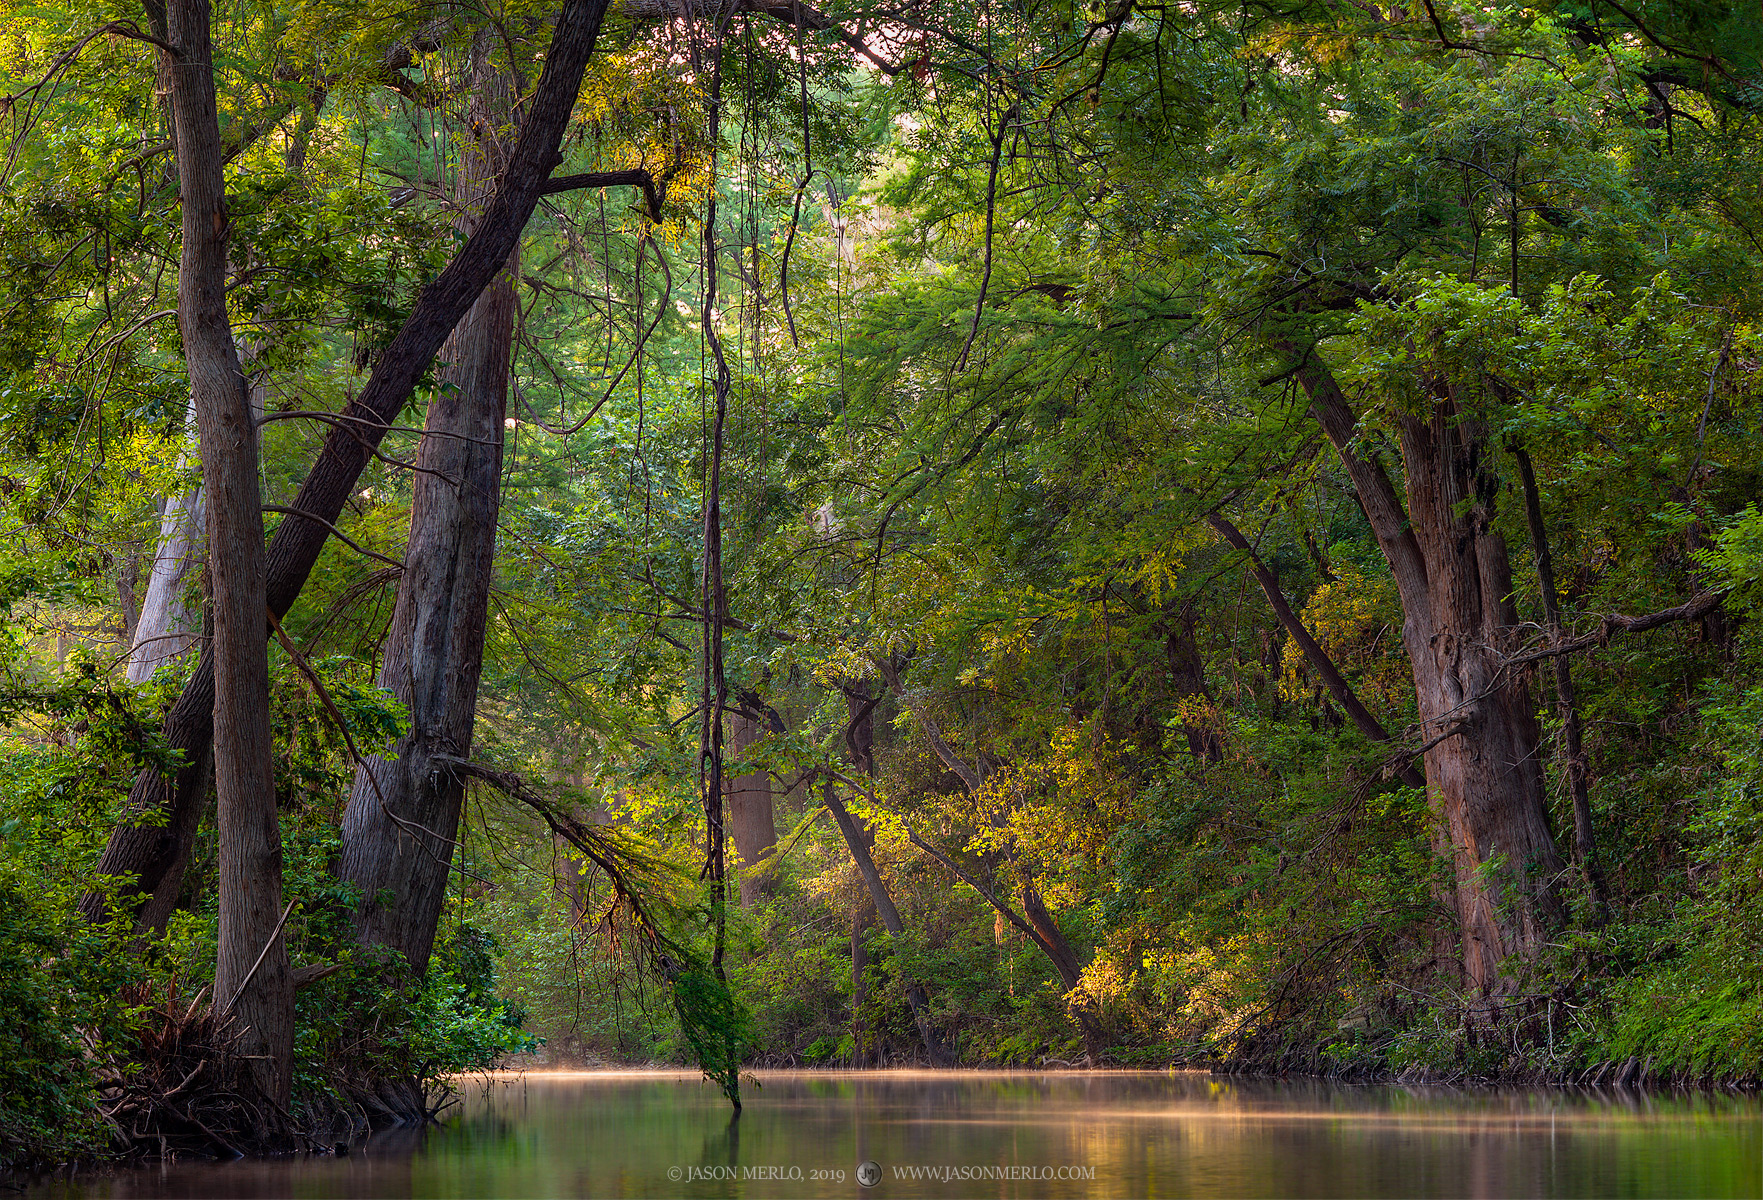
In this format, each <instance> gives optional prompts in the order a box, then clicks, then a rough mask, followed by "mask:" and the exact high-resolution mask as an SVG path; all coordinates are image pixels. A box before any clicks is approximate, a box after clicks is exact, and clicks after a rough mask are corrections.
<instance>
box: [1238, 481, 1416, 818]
mask: <svg viewBox="0 0 1763 1200" xmlns="http://www.w3.org/2000/svg"><path fill="white" fill-rule="evenodd" d="M1206 522H1207V524H1209V525H1211V526H1212V528H1213V529H1215V530H1217V531H1218V533H1219V535H1220V536H1222V537H1223V538H1224V540H1225V541H1227V542H1229V543H1230V544H1231V545H1232V546H1233V547H1235V548H1236V549H1238V550H1241V551H1242V552H1243V553H1245V554H1247V555H1248V556H1249V568H1250V569H1251V570H1252V571H1253V572H1254V573H1255V581H1256V582H1257V583H1259V584H1260V585H1261V591H1262V593H1263V594H1264V595H1266V597H1267V603H1268V604H1269V605H1271V606H1272V608H1273V615H1274V616H1276V617H1278V618H1279V623H1280V624H1281V625H1282V626H1284V627H1285V631H1286V635H1287V636H1288V637H1290V638H1291V639H1292V641H1294V642H1296V643H1297V645H1298V649H1300V650H1302V651H1303V653H1304V659H1305V661H1306V662H1308V663H1309V664H1310V669H1311V670H1313V671H1315V672H1316V673H1317V674H1318V675H1320V676H1321V677H1322V682H1323V686H1325V687H1327V688H1328V694H1329V695H1331V696H1333V697H1334V699H1335V703H1336V704H1339V705H1340V706H1341V707H1342V708H1344V709H1346V711H1347V715H1348V716H1349V717H1351V718H1352V720H1353V724H1354V725H1356V726H1358V728H1359V732H1360V733H1363V734H1364V735H1365V736H1366V737H1368V738H1370V739H1371V740H1372V741H1374V742H1387V741H1390V740H1392V739H1391V738H1390V732H1389V730H1387V729H1385V728H1384V727H1383V723H1382V722H1381V721H1379V720H1378V719H1377V718H1376V717H1374V716H1372V715H1371V710H1370V709H1368V708H1366V707H1365V705H1364V704H1362V703H1360V701H1359V697H1358V695H1357V694H1356V693H1355V692H1354V691H1353V688H1352V686H1351V685H1350V684H1348V683H1347V680H1346V677H1345V676H1343V675H1342V674H1341V672H1340V668H1338V667H1336V666H1335V665H1334V660H1333V659H1331V658H1329V656H1328V652H1327V651H1326V650H1324V649H1323V648H1322V646H1321V644H1320V643H1318V642H1317V640H1316V638H1315V637H1313V636H1312V635H1311V633H1310V630H1309V628H1308V627H1307V626H1306V625H1305V624H1304V622H1303V621H1301V620H1300V619H1299V618H1298V614H1297V613H1296V612H1294V611H1293V610H1292V606H1291V603H1290V602H1289V601H1288V600H1287V599H1286V597H1285V593H1284V592H1283V591H1281V590H1280V586H1279V580H1277V579H1275V578H1274V577H1273V572H1272V571H1269V570H1268V569H1267V565H1266V564H1265V563H1263V562H1262V561H1261V556H1260V555H1258V554H1256V553H1255V548H1254V547H1253V546H1251V545H1250V544H1249V539H1248V538H1246V537H1244V536H1243V534H1242V531H1241V530H1240V529H1238V528H1237V527H1236V526H1235V525H1233V524H1231V522H1230V521H1228V520H1227V519H1225V518H1224V517H1222V516H1220V515H1219V514H1217V513H1213V514H1212V515H1210V516H1208V517H1207V518H1206ZM1399 777H1400V778H1401V780H1402V782H1403V783H1405V784H1407V785H1408V786H1409V787H1425V786H1426V777H1425V776H1424V775H1422V774H1421V773H1420V772H1419V771H1417V770H1415V769H1414V765H1413V764H1412V763H1406V764H1404V765H1403V767H1402V769H1401V772H1400V775H1399Z"/></svg>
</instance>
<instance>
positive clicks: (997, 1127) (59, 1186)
mask: <svg viewBox="0 0 1763 1200" xmlns="http://www.w3.org/2000/svg"><path fill="white" fill-rule="evenodd" d="M865 1161H874V1162H876V1163H877V1164H879V1165H880V1167H881V1170H882V1175H881V1181H880V1182H879V1183H878V1184H876V1185H875V1186H873V1187H864V1186H862V1185H861V1184H859V1183H858V1182H857V1174H856V1171H857V1167H858V1164H860V1163H862V1162H865ZM32 1194H33V1195H36V1196H41V1197H51V1196H53V1197H75V1196H113V1197H166V1196H180V1197H185V1196H187V1197H221V1196H228V1197H232V1196H247V1197H267V1196H290V1197H294V1196H298V1197H338V1196H348V1197H357V1196H359V1197H404V1196H412V1197H414V1196H422V1197H431V1196H432V1197H476V1196H497V1197H553V1196H595V1197H599V1196H609V1197H610V1196H730V1197H769V1196H780V1197H781V1196H870V1197H897V1196H939V1197H940V1196H949V1197H960V1196H987V1197H1040V1196H1046V1197H1063V1196H1169V1197H1180V1196H1203V1197H1236V1196H1242V1197H1250V1196H1254V1197H1261V1196H1267V1197H1274V1196H1341V1197H1349V1196H1360V1197H1398V1196H1400V1197H1410V1196H1414V1197H1422V1196H1424V1197H1434V1196H1437V1197H1458V1196H1462V1197H1502V1196H1560V1197H1570V1196H1587V1197H1593V1196H1595V1197H1646V1196H1660V1197H1700V1196H1743V1197H1759V1196H1763V1107H1760V1106H1759V1104H1758V1103H1757V1102H1756V1101H1754V1100H1749V1099H1736V1098H1731V1097H1720V1096H1696V1097H1659V1096H1647V1095H1639V1094H1627V1093H1625V1094H1609V1093H1605V1094H1590V1093H1569V1092H1523V1091H1456V1090H1443V1089H1430V1090H1429V1089H1416V1088H1340V1087H1333V1086H1330V1085H1326V1084H1322V1083H1317V1082H1313V1081H1282V1082H1273V1081H1258V1080H1248V1081H1245V1080H1236V1079H1218V1078H1213V1077H1211V1076H1208V1075H1203V1074H1196V1073H1164V1072H1131V1073H1115V1072H1073V1073H1061V1074H1054V1075H1048V1074H1032V1073H970V1072H959V1073H958V1072H936V1073H931V1072H872V1073H864V1074H856V1073H832V1072H827V1073H778V1072H761V1073H759V1074H758V1075H757V1076H755V1077H753V1078H752V1079H751V1081H750V1083H749V1086H748V1089H747V1105H746V1111H745V1113H744V1115H743V1116H742V1117H741V1118H740V1119H739V1120H731V1119H730V1117H729V1113H728V1108H727V1106H726V1104H724V1102H723V1100H722V1097H721V1094H720V1093H719V1092H718V1091H717V1089H716V1088H715V1087H714V1086H713V1085H710V1084H708V1083H706V1082H704V1081H703V1080H701V1079H699V1078H697V1077H695V1076H693V1075H689V1074H682V1073H673V1072H616V1073H613V1072H597V1073H581V1074H574V1073H555V1074H542V1075H541V1074H534V1075H526V1076H519V1077H502V1078H492V1079H488V1080H473V1081H468V1082H467V1083H465V1084H464V1085H463V1094H462V1095H461V1098H460V1104H459V1106H458V1107H457V1108H455V1109H454V1110H453V1111H452V1112H451V1114H450V1116H449V1119H448V1120H447V1122H446V1124H444V1125H442V1126H440V1127H438V1128H434V1129H430V1130H426V1131H392V1132H389V1133H385V1134H380V1135H377V1136H376V1137H374V1138H373V1139H371V1140H369V1141H368V1142H366V1143H365V1144H362V1145H360V1146H358V1147H355V1148H354V1149H353V1152H352V1153H351V1154H349V1155H348V1156H347V1157H341V1158H331V1157H314V1158H297V1159H291V1160H282V1161H277V1162H256V1163H251V1162H239V1163H225V1164H206V1163H195V1164H172V1165H167V1166H160V1167H153V1168H148V1169H145V1170H139V1171H128V1172H118V1173H115V1174H111V1175H104V1176H81V1177H76V1178H75V1179H73V1180H62V1181H58V1182H54V1183H50V1184H46V1185H44V1186H42V1187H40V1188H38V1189H36V1190H35V1191H34V1192H33V1193H32Z"/></svg>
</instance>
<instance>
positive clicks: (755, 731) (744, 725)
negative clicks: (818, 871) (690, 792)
mask: <svg viewBox="0 0 1763 1200" xmlns="http://www.w3.org/2000/svg"><path fill="white" fill-rule="evenodd" d="M729 726H730V729H729V733H730V735H731V736H730V738H729V749H730V750H732V751H733V752H734V753H735V755H736V756H739V755H741V754H743V753H745V752H746V751H748V750H750V749H752V748H753V746H754V744H755V743H757V742H758V741H759V739H760V737H761V736H762V735H763V733H764V727H763V726H761V725H760V723H759V722H758V721H757V720H756V719H755V718H754V717H752V716H751V715H749V714H747V713H744V712H742V711H741V710H740V709H735V710H733V711H732V712H731V713H730V714H729ZM723 796H724V799H725V800H726V801H727V804H728V826H729V832H730V833H731V834H733V835H734V839H735V853H736V855H737V856H738V857H739V859H740V868H739V869H740V878H741V907H742V908H752V907H753V905H755V904H757V903H758V902H759V899H760V897H762V896H764V895H766V894H767V893H768V892H770V891H771V881H772V880H773V879H775V878H776V877H777V876H776V872H774V871H761V870H756V869H755V868H757V867H758V866H759V864H760V862H762V861H763V860H764V858H765V857H766V855H768V854H770V853H771V852H772V851H773V850H775V849H776V848H777V815H776V811H775V809H774V808H773V804H772V795H771V776H770V775H768V774H767V773H766V772H764V771H749V772H748V773H747V774H745V775H737V776H735V777H734V778H732V779H725V780H724V781H723Z"/></svg>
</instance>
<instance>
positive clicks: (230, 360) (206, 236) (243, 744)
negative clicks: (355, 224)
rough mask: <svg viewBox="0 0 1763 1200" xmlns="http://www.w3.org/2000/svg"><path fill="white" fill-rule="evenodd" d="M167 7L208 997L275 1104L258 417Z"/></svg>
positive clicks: (211, 164)
mask: <svg viewBox="0 0 1763 1200" xmlns="http://www.w3.org/2000/svg"><path fill="white" fill-rule="evenodd" d="M168 16H169V18H170V33H171V41H172V43H173V44H174V45H176V46H177V47H178V52H177V59H178V61H177V63H176V68H177V69H176V70H174V71H173V72H172V91H171V104H172V109H173V111H174V113H175V114H176V127H177V163H178V178H179V182H180V188H181V191H182V203H183V247H182V251H181V257H180V261H179V264H178V325H179V329H180V331H181V333H182V334H183V342H184V362H185V364H186V366H187V368H188V371H189V376H190V395H191V398H192V400H193V402H194V404H195V408H196V421H197V426H198V429H199V431H200V434H201V446H202V485H203V490H204V491H205V492H206V493H207V497H208V551H209V553H208V573H209V579H210V580H211V584H212V596H213V604H214V639H213V643H212V661H213V663H214V707H213V722H214V783H215V794H216V803H217V813H218V816H217V821H216V826H217V831H218V838H219V857H220V892H219V901H220V927H219V946H218V951H217V957H216V961H215V978H214V1003H215V1006H216V1009H217V1011H218V1012H221V1013H223V1014H224V1013H231V1014H232V1016H233V1017H234V1019H235V1020H236V1022H237V1029H238V1031H239V1040H238V1042H237V1049H238V1052H239V1053H240V1055H241V1056H242V1058H243V1059H244V1061H245V1062H246V1063H248V1064H249V1066H248V1070H247V1072H246V1073H247V1074H248V1075H249V1077H250V1081H251V1087H252V1088H253V1089H254V1090H255V1091H256V1092H257V1093H258V1095H259V1096H261V1097H262V1098H264V1099H266V1100H269V1101H271V1102H272V1104H273V1105H275V1106H285V1105H286V1104H287V1101H288V1094H289V1087H290V1084H291V1082H292V1078H293V1074H292V1072H293V1056H294V988H293V981H292V978H291V976H290V974H289V970H288V951H287V944H286V942H285V941H284V940H283V937H282V841H281V827H280V825H279V823H278V821H277V818H276V798H275V772H274V762H273V759H272V755H271V747H270V717H269V639H268V631H267V626H266V625H265V622H264V613H265V605H264V561H263V508H262V501H261V498H260V497H259V495H258V487H257V428H256V422H255V420H253V418H252V415H251V402H250V397H249V394H248V390H247V388H246V385H245V377H244V374H243V372H242V371H241V370H240V367H239V355H238V350H237V348H236V347H235V345H234V344H233V335H232V328H231V325H230V323H229V322H228V319H227V311H226V285H227V213H226V181H225V175H224V171H223V163H224V158H223V155H222V150H221V141H220V124H219V117H218V113H217V110H216V106H215V96H214V70H213V47H212V45H211V43H210V41H209V12H208V2H207V0H174V2H173V3H172V4H171V5H170V6H169V11H168ZM272 1111H273V1109H272ZM263 1120H268V1117H267V1115H266V1116H265V1117H264V1118H263Z"/></svg>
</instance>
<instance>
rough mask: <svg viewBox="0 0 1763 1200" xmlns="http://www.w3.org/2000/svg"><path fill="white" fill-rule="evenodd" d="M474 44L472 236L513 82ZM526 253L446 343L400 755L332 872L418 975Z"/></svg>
mask: <svg viewBox="0 0 1763 1200" xmlns="http://www.w3.org/2000/svg"><path fill="white" fill-rule="evenodd" d="M488 51H489V45H488V38H487V35H483V36H480V37H479V39H478V45H477V46H476V47H475V48H474V51H473V56H474V64H473V71H472V76H473V85H474V88H473V98H472V103H471V126H472V130H473V135H474V136H473V137H472V139H471V141H470V143H469V146H468V149H467V151H466V153H465V155H464V158H463V160H462V162H461V165H460V169H459V179H458V184H457V187H456V189H455V200H456V203H457V204H458V207H459V210H460V214H461V215H460V218H459V221H458V225H459V228H460V230H461V232H463V233H465V234H467V235H470V234H472V233H474V232H476V226H477V222H478V220H479V218H480V216H481V213H482V209H483V200H484V198H485V197H486V195H487V193H488V191H489V189H490V188H491V187H493V186H494V184H495V180H496V177H497V175H498V173H499V172H500V170H501V168H502V166H503V161H504V155H505V153H506V143H505V142H504V141H503V140H502V139H503V136H504V135H505V131H506V127H507V124H508V121H509V114H510V111H511V108H512V100H513V96H512V84H511V81H510V80H509V78H508V76H507V75H506V74H505V73H503V72H501V71H498V70H496V69H495V68H494V67H493V66H491V65H490V62H489V54H488ZM519 270H520V251H519V249H518V248H516V249H515V250H514V251H513V252H512V253H510V255H509V257H508V268H507V270H505V271H504V272H502V273H501V274H499V275H497V276H496V278H495V279H494V280H492V281H491V283H490V285H489V286H488V287H487V288H485V289H484V291H483V294H482V295H480V296H479V297H478V299H477V302H476V303H475V304H473V305H472V307H471V311H470V312H469V313H467V314H466V316H465V319H464V320H463V321H461V322H460V323H459V325H458V327H457V328H456V329H455V330H454V331H453V336H452V338H451V340H450V341H449V342H448V344H447V347H446V348H445V349H443V350H442V357H443V358H444V359H445V360H446V362H445V365H444V366H443V367H442V369H441V371H440V372H439V378H440V386H439V387H437V388H436V389H435V394H434V397H433V399H431V400H430V402H429V408H428V419H427V423H426V426H425V431H424V436H423V439H422V443H421V445H420V446H419V447H418V449H417V457H416V462H417V466H418V467H419V468H420V470H419V471H418V472H417V473H416V475H415V479H414V482H413V484H412V492H413V494H412V501H411V509H410V543H409V549H408V550H407V551H406V553H405V557H404V573H403V575H402V576H401V577H400V579H399V581H398V600H397V604H396V605H395V607H394V608H393V611H392V624H391V628H390V630H389V631H388V633H387V635H386V650H385V658H384V661H383V664H382V666H381V669H380V677H379V682H380V686H381V687H383V688H385V689H387V690H388V691H390V692H391V693H392V694H393V695H394V696H396V697H398V699H400V700H402V701H403V702H404V703H405V704H407V705H409V706H410V731H409V732H408V733H407V734H405V735H404V737H403V738H402V739H400V741H399V742H398V746H397V753H396V757H394V758H392V759H390V760H387V759H384V758H380V757H378V756H373V757H371V758H369V759H368V761H367V764H366V765H365V766H362V767H359V768H357V770H356V773H355V786H354V789H353V791H351V793H350V796H349V805H348V808H347V809H346V810H345V811H344V814H343V852H342V856H341V858H340V860H339V863H338V868H337V873H338V875H339V877H341V878H342V879H343V880H344V881H345V882H348V883H352V884H355V885H356V886H357V887H359V888H360V889H361V905H360V908H359V909H358V911H357V914H356V927H355V932H356V937H357V939H358V940H359V941H361V942H362V943H363V944H367V945H376V946H385V947H388V948H390V949H393V950H396V951H398V952H399V953H400V954H402V955H403V956H404V957H405V959H407V960H408V961H409V963H410V966H411V968H412V969H413V970H414V971H415V972H416V973H417V974H418V975H421V974H423V973H424V972H425V971H427V969H428V961H429V954H430V952H431V950H432V948H433V946H434V940H435V928H436V926H437V924H438V923H439V921H440V915H441V905H442V902H443V900H444V899H445V898H446V890H447V874H448V871H449V869H450V867H451V864H452V861H453V847H454V842H455V838H456V835H457V833H458V829H459V813H460V809H461V807H462V805H463V803H464V799H465V782H464V780H463V779H462V778H461V777H460V776H459V775H457V774H456V773H455V772H453V771H452V770H449V769H446V768H445V767H442V766H440V765H439V764H437V763H435V762H434V760H433V756H434V755H436V754H444V755H450V756H453V757H457V758H469V757H471V736H472V723H473V721H474V719H475V717H476V714H477V691H478V679H479V676H480V675H481V673H482V670H483V658H484V622H485V619H486V616H487V613H488V610H489V596H490V576H491V572H492V569H493V568H494V566H495V557H496V511H497V503H498V499H499V497H500V494H501V484H502V431H503V421H504V419H505V414H506V412H507V407H508V375H509V359H510V354H511V350H512V347H513V340H514V318H515V311H516V308H517V306H518V301H517V299H516V296H515V291H514V281H515V279H516V278H517V277H518V275H519Z"/></svg>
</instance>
